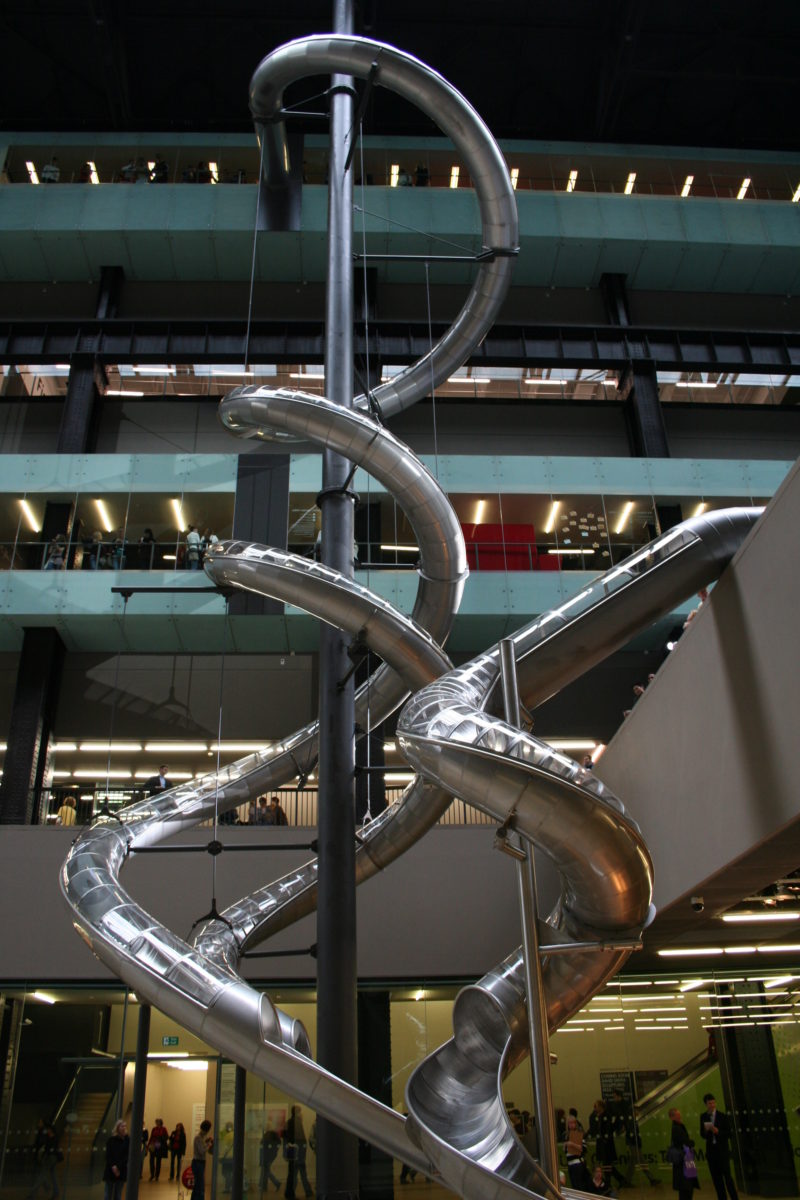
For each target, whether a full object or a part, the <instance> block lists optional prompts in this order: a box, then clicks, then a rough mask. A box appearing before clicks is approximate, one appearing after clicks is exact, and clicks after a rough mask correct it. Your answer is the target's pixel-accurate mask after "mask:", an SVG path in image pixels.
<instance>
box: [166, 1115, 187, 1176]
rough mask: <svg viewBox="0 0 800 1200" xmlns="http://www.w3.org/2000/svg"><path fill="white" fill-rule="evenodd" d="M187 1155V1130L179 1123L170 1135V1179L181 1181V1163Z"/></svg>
mask: <svg viewBox="0 0 800 1200" xmlns="http://www.w3.org/2000/svg"><path fill="white" fill-rule="evenodd" d="M185 1153H186V1130H185V1129H184V1128H183V1125H182V1124H181V1122H180V1121H178V1123H177V1125H176V1126H175V1128H174V1129H173V1131H172V1133H171V1134H170V1135H169V1154H170V1158H169V1177H170V1179H180V1177H181V1163H182V1162H183V1156H184V1154H185Z"/></svg>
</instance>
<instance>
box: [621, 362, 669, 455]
mask: <svg viewBox="0 0 800 1200" xmlns="http://www.w3.org/2000/svg"><path fill="white" fill-rule="evenodd" d="M624 383H625V384H627V385H628V395H627V400H626V405H627V407H626V414H625V415H626V417H627V421H628V436H629V439H630V443H631V452H632V453H633V454H634V455H635V456H636V457H637V458H669V457H670V452H669V445H668V443H667V431H666V428H665V426H664V416H663V413H662V412H661V401H660V400H659V398H658V380H657V378H656V366H655V363H653V362H636V363H631V365H630V367H629V368H628V371H627V373H626V377H625V380H624Z"/></svg>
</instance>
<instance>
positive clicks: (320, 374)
mask: <svg viewBox="0 0 800 1200" xmlns="http://www.w3.org/2000/svg"><path fill="white" fill-rule="evenodd" d="M289 378H290V379H324V378H325V372H324V371H291V372H290V373H289Z"/></svg>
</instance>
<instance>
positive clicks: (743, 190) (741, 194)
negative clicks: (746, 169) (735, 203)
mask: <svg viewBox="0 0 800 1200" xmlns="http://www.w3.org/2000/svg"><path fill="white" fill-rule="evenodd" d="M752 182H753V181H752V179H751V178H750V176H749V175H747V176H746V177H745V178H744V179H743V180H742V186H741V187H740V188H739V191H738V192H737V194H736V199H737V200H744V198H745V196H746V195H747V189H748V188H749V187H750V184H751V183H752Z"/></svg>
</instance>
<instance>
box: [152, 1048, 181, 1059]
mask: <svg viewBox="0 0 800 1200" xmlns="http://www.w3.org/2000/svg"><path fill="white" fill-rule="evenodd" d="M147 1057H148V1058H156V1059H159V1058H188V1057H189V1051H188V1050H152V1051H150V1052H149V1053H148V1055H147Z"/></svg>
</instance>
